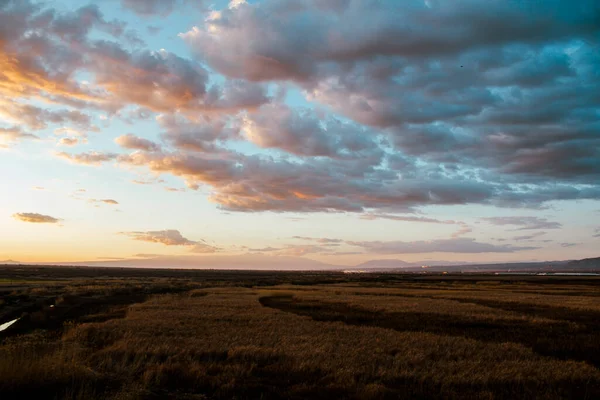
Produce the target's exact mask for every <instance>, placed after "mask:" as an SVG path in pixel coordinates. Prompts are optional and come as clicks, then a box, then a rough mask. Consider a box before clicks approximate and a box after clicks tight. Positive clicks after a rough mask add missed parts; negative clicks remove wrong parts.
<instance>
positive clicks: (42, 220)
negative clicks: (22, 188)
mask: <svg viewBox="0 0 600 400" xmlns="http://www.w3.org/2000/svg"><path fill="white" fill-rule="evenodd" d="M12 217H13V218H14V219H16V220H18V221H23V222H30V223H34V224H56V223H58V222H60V219H58V218H54V217H51V216H49V215H44V214H38V213H16V214H13V216H12Z"/></svg>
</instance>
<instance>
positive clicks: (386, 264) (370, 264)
mask: <svg viewBox="0 0 600 400" xmlns="http://www.w3.org/2000/svg"><path fill="white" fill-rule="evenodd" d="M469 264H470V263H468V262H465V261H437V260H424V261H423V260H422V261H414V262H406V261H403V260H389V259H385V260H370V261H367V262H364V263H362V264H358V265H357V266H356V267H355V268H358V269H402V268H421V267H422V266H453V265H469Z"/></svg>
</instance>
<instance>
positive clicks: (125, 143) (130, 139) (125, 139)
mask: <svg viewBox="0 0 600 400" xmlns="http://www.w3.org/2000/svg"><path fill="white" fill-rule="evenodd" d="M115 143H116V144H118V145H119V146H121V147H123V148H126V149H137V150H145V151H159V150H160V146H159V145H158V144H156V143H154V142H153V141H151V140H148V139H144V138H141V137H137V136H135V135H133V134H131V133H128V134H127V135H122V136H119V137H118V138H116V139H115Z"/></svg>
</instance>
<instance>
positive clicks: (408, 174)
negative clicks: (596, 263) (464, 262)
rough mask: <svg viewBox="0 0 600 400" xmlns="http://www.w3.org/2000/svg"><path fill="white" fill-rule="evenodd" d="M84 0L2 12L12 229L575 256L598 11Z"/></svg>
mask: <svg viewBox="0 0 600 400" xmlns="http://www.w3.org/2000/svg"><path fill="white" fill-rule="evenodd" d="M90 3H91V4H86V3H85V2H84V3H81V4H80V3H77V4H75V3H73V2H62V1H60V0H59V1H56V2H51V3H47V2H38V1H36V0H5V1H0V149H1V151H2V158H3V160H0V168H1V170H2V171H3V172H4V171H7V173H6V175H3V179H4V181H3V182H2V185H3V186H0V188H1V189H2V193H5V192H7V193H11V196H7V197H5V198H4V199H3V200H1V201H2V202H1V203H0V206H1V207H0V209H2V210H7V211H6V212H5V213H4V214H5V217H4V218H6V219H8V221H9V222H10V223H13V222H15V223H16V222H17V221H25V222H47V223H56V222H58V221H59V220H58V219H56V221H54V222H52V221H51V220H48V221H43V219H44V218H45V217H47V218H50V219H52V218H53V217H48V216H45V215H41V214H34V213H24V214H23V213H21V212H20V211H21V210H22V209H21V208H20V206H21V204H27V207H31V208H30V209H33V210H36V209H37V210H47V212H48V213H50V214H52V215H54V214H56V215H60V216H61V217H62V218H64V219H65V220H68V221H69V224H68V225H69V226H71V228H69V229H73V230H78V232H83V231H86V230H87V231H92V230H93V231H96V226H101V229H100V228H98V229H99V230H98V231H97V232H99V233H98V235H100V234H101V235H104V236H103V237H109V236H110V237H111V239H110V240H114V241H115V242H118V243H117V244H118V246H122V248H123V249H124V248H125V247H126V246H133V247H135V248H136V250H133V251H129V252H127V253H125V251H124V250H120V251H121V253H119V254H117V255H118V256H124V257H128V256H129V255H130V254H137V253H140V254H150V253H152V254H153V251H152V250H151V249H150V250H149V249H145V248H143V247H144V246H148V245H150V244H154V245H163V246H167V247H168V250H169V251H174V250H177V249H179V250H181V249H183V250H184V251H186V253H188V252H195V253H215V252H218V253H219V254H221V253H227V254H229V253H235V252H240V251H243V252H247V253H248V254H255V253H264V254H268V255H270V256H280V257H284V256H290V257H316V258H320V257H327V260H336V259H337V260H340V262H342V263H346V264H347V263H352V262H353V261H352V260H354V259H356V260H358V259H360V260H361V261H366V259H367V257H370V256H369V255H375V254H387V255H393V254H406V255H407V256H408V257H410V255H412V254H429V253H443V254H444V255H450V256H451V255H453V254H459V255H460V254H465V255H468V256H469V257H473V259H475V258H477V257H479V255H480V254H482V255H483V254H492V255H494V256H497V257H503V258H502V259H506V260H508V259H518V257H527V258H528V259H532V258H538V257H541V258H545V256H538V255H539V254H548V257H573V258H574V257H575V255H576V253H577V251H580V252H583V253H585V252H586V251H587V252H588V253H590V254H589V255H590V256H592V255H593V254H591V253H593V251H594V250H593V249H594V248H595V247H596V246H597V236H598V232H596V231H595V229H597V224H596V225H593V226H592V225H591V223H590V222H589V221H590V220H591V218H588V217H585V216H584V215H586V214H589V213H591V212H593V210H595V209H597V208H598V206H597V202H598V200H600V186H599V184H598V182H600V162H599V160H600V125H599V123H598V121H599V120H600V113H599V111H598V110H599V109H600V95H599V93H600V83H599V82H600V80H599V79H598V75H599V73H600V67H599V66H600V52H599V51H598V49H599V47H598V43H599V42H598V40H599V39H600V24H598V20H599V18H600V8H599V6H598V4H597V2H595V1H592V0H581V1H578V2H576V4H572V3H568V2H566V1H563V0H548V1H512V0H509V1H505V0H490V1H486V2H481V1H475V0H456V1H449V0H448V1H429V2H423V1H422V0H408V1H405V2H398V1H392V0H383V1H377V2H372V1H367V0H348V1H346V0H341V1H321V0H293V1H287V0H257V1H251V2H247V1H242V0H234V1H219V2H216V3H214V4H213V3H210V4H209V3H208V2H189V1H187V0H169V1H142V0H115V1H108V2H90ZM484 3H485V4H484ZM5 156H6V157H5ZM4 176H6V178H4ZM52 179H56V181H54V183H53V185H54V186H53V189H52V190H46V191H38V192H36V193H35V194H36V196H35V197H31V190H30V188H31V187H33V186H37V185H41V184H43V185H44V187H46V182H48V181H50V180H52ZM77 184H81V185H82V186H84V187H86V188H88V189H89V192H90V194H89V196H74V195H73V193H75V190H76V189H77ZM21 186H23V187H25V188H27V190H28V191H27V194H26V193H25V192H24V191H22V190H21V189H20V188H21ZM28 196H29V197H28ZM74 200H84V201H79V202H75V201H74ZM86 202H87V203H88V204H86ZM577 202H579V203H577ZM75 203H77V205H74V204H75ZM576 204H583V206H581V208H579V207H578V206H576ZM47 206H48V207H49V208H47ZM117 206H118V209H117V208H116V207H117ZM80 207H81V208H80ZM84 207H85V208H84ZM466 210H467V211H466ZM90 211H93V213H90ZM109 211H110V215H109ZM115 211H119V213H116V212H115ZM117 214H118V215H117ZM11 216H13V217H14V218H11ZM19 216H21V217H19ZM0 218H2V217H1V216H0ZM36 218H37V219H39V221H35V219H36ZM28 219H30V220H28ZM94 221H100V223H98V224H95V223H94ZM334 221H335V222H334ZM4 222H5V223H8V222H6V221H4ZM2 224H3V222H0V226H2ZM165 225H166V226H169V227H177V228H178V229H180V230H181V232H186V236H187V235H189V237H191V238H194V237H195V238H198V237H204V239H203V240H200V239H196V240H192V239H187V238H186V237H185V236H183V235H182V234H181V233H180V231H179V230H152V229H156V228H155V227H157V226H158V227H160V226H165ZM86 227H87V228H86ZM7 229H9V230H10V228H7ZM1 230H2V228H0V231H1ZM517 231H519V232H517ZM520 231H523V232H520ZM7 232H8V231H7ZM100 232H101V233H100ZM115 232H124V233H123V234H122V235H114V233H115ZM279 232H281V233H279ZM0 233H1V232H0ZM4 234H5V235H9V234H8V233H6V232H5V233H4ZM19 234H21V235H25V231H22V232H21V233H19ZM70 235H71V236H70V237H71V238H74V237H77V235H78V234H77V233H76V232H75V231H73V232H70ZM115 236H116V238H115ZM266 236H268V237H266ZM131 239H132V240H131ZM40 240H42V239H41V238H40ZM65 240H66V239H65ZM69 240H73V239H69ZM94 240H96V241H97V243H101V240H100V239H99V238H96V237H94ZM204 240H207V241H209V243H207V242H205V241H204ZM213 240H214V241H215V242H216V243H219V246H217V245H215V244H214V243H213V242H212V241H213ZM328 240H331V241H328ZM522 242H527V243H526V244H527V245H524V244H523V243H522ZM565 243H566V244H569V246H563V244H565ZM136 246H137V247H136ZM100 247H101V246H100V245H99V248H100ZM240 249H243V250H240ZM98 251H100V250H98ZM102 251H106V249H105V248H103V250H102ZM3 252H7V254H6V258H16V256H12V255H11V254H8V250H7V249H2V248H1V247H0V257H2V258H4V253H3ZM545 252H547V253H545ZM588 253H586V254H588ZM521 255H522V256H521ZM94 256H98V257H108V256H112V254H95V255H94ZM361 257H362V258H361ZM415 257H416V256H415ZM481 257H482V258H483V257H484V256H481ZM92 258H93V257H92ZM463 259H464V258H463Z"/></svg>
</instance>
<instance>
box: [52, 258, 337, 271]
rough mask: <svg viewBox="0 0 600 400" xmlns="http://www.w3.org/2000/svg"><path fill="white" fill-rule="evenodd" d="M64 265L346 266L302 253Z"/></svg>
mask: <svg viewBox="0 0 600 400" xmlns="http://www.w3.org/2000/svg"><path fill="white" fill-rule="evenodd" d="M53 264H60V265H82V266H83V265H85V266H90V267H99V266H103V267H139V268H184V269H188V268H190V269H193V268H196V269H244V270H290V271H296V270H313V271H319V270H331V269H342V268H343V267H342V266H339V265H331V264H325V263H322V262H319V261H315V260H311V259H308V258H302V257H285V256H266V255H258V254H247V255H234V256H229V255H222V256H219V255H210V256H208V255H207V256H158V257H148V258H131V259H124V260H102V261H81V262H68V263H53Z"/></svg>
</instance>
